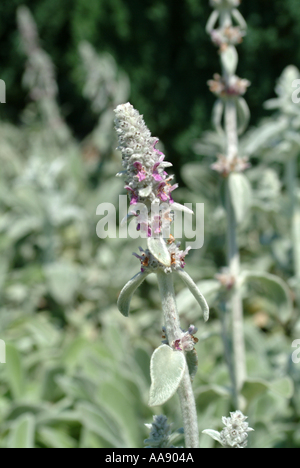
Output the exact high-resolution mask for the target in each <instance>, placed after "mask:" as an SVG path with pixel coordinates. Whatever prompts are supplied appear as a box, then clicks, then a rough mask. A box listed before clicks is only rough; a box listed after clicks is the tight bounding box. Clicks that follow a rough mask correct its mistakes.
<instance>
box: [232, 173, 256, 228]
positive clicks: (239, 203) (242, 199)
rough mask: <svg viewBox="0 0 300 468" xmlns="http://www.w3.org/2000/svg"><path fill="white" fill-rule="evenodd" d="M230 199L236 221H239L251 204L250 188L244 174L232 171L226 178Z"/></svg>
mask: <svg viewBox="0 0 300 468" xmlns="http://www.w3.org/2000/svg"><path fill="white" fill-rule="evenodd" d="M228 185H229V191H230V199H231V203H232V206H233V209H234V213H235V218H236V221H237V223H241V222H242V221H243V220H244V218H245V216H246V215H247V212H248V209H249V208H250V206H251V201H252V200H251V199H252V190H251V186H250V184H249V181H248V179H247V178H246V176H245V175H244V174H241V173H236V172H232V173H231V174H230V175H229V178H228Z"/></svg>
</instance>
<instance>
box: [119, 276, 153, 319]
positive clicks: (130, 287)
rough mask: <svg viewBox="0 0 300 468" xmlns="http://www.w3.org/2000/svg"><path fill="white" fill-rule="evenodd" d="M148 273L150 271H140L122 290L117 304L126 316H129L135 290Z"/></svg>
mask: <svg viewBox="0 0 300 468" xmlns="http://www.w3.org/2000/svg"><path fill="white" fill-rule="evenodd" d="M148 274H149V273H148V272H147V271H140V272H139V273H137V274H136V275H135V276H134V277H133V278H131V280H129V281H128V283H126V284H125V286H124V288H123V289H122V291H121V292H120V295H119V298H118V303H117V305H118V309H119V311H120V312H121V314H123V315H124V316H125V317H128V314H129V308H130V301H131V298H132V295H133V293H134V291H135V290H136V289H137V288H138V287H139V285H140V284H142V282H143V281H144V279H145V278H146V276H148Z"/></svg>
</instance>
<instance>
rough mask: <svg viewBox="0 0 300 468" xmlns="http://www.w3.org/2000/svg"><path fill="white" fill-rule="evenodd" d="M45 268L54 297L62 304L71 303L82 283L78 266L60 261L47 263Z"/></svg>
mask: <svg viewBox="0 0 300 468" xmlns="http://www.w3.org/2000/svg"><path fill="white" fill-rule="evenodd" d="M44 270H45V275H46V279H47V282H48V285H49V291H50V293H51V294H52V296H53V298H54V299H55V300H56V301H57V302H59V303H60V304H63V305H68V304H70V303H71V302H72V301H73V299H74V297H75V295H76V293H78V286H79V284H80V277H79V271H78V267H77V266H76V265H73V264H72V263H68V262H64V261H59V262H55V263H50V264H48V265H45V267H44Z"/></svg>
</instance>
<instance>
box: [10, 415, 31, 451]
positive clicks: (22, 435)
mask: <svg viewBox="0 0 300 468" xmlns="http://www.w3.org/2000/svg"><path fill="white" fill-rule="evenodd" d="M34 433H35V420H34V416H32V414H24V415H22V416H20V417H19V418H18V419H16V420H15V421H14V422H13V423H12V426H11V429H10V434H9V438H8V447H9V448H34Z"/></svg>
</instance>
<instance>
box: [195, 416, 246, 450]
mask: <svg viewBox="0 0 300 468" xmlns="http://www.w3.org/2000/svg"><path fill="white" fill-rule="evenodd" d="M246 419H247V416H244V415H243V413H242V412H241V411H235V412H233V413H230V418H225V417H224V416H223V417H222V422H223V424H224V425H225V427H224V429H223V430H222V431H221V432H217V431H213V430H212V429H206V430H204V431H202V433H203V434H207V435H209V436H210V437H212V438H213V439H215V440H217V441H218V442H220V444H221V445H223V447H226V448H246V447H247V439H248V432H250V431H254V429H252V427H249V425H248V423H247V422H245V421H246Z"/></svg>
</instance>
